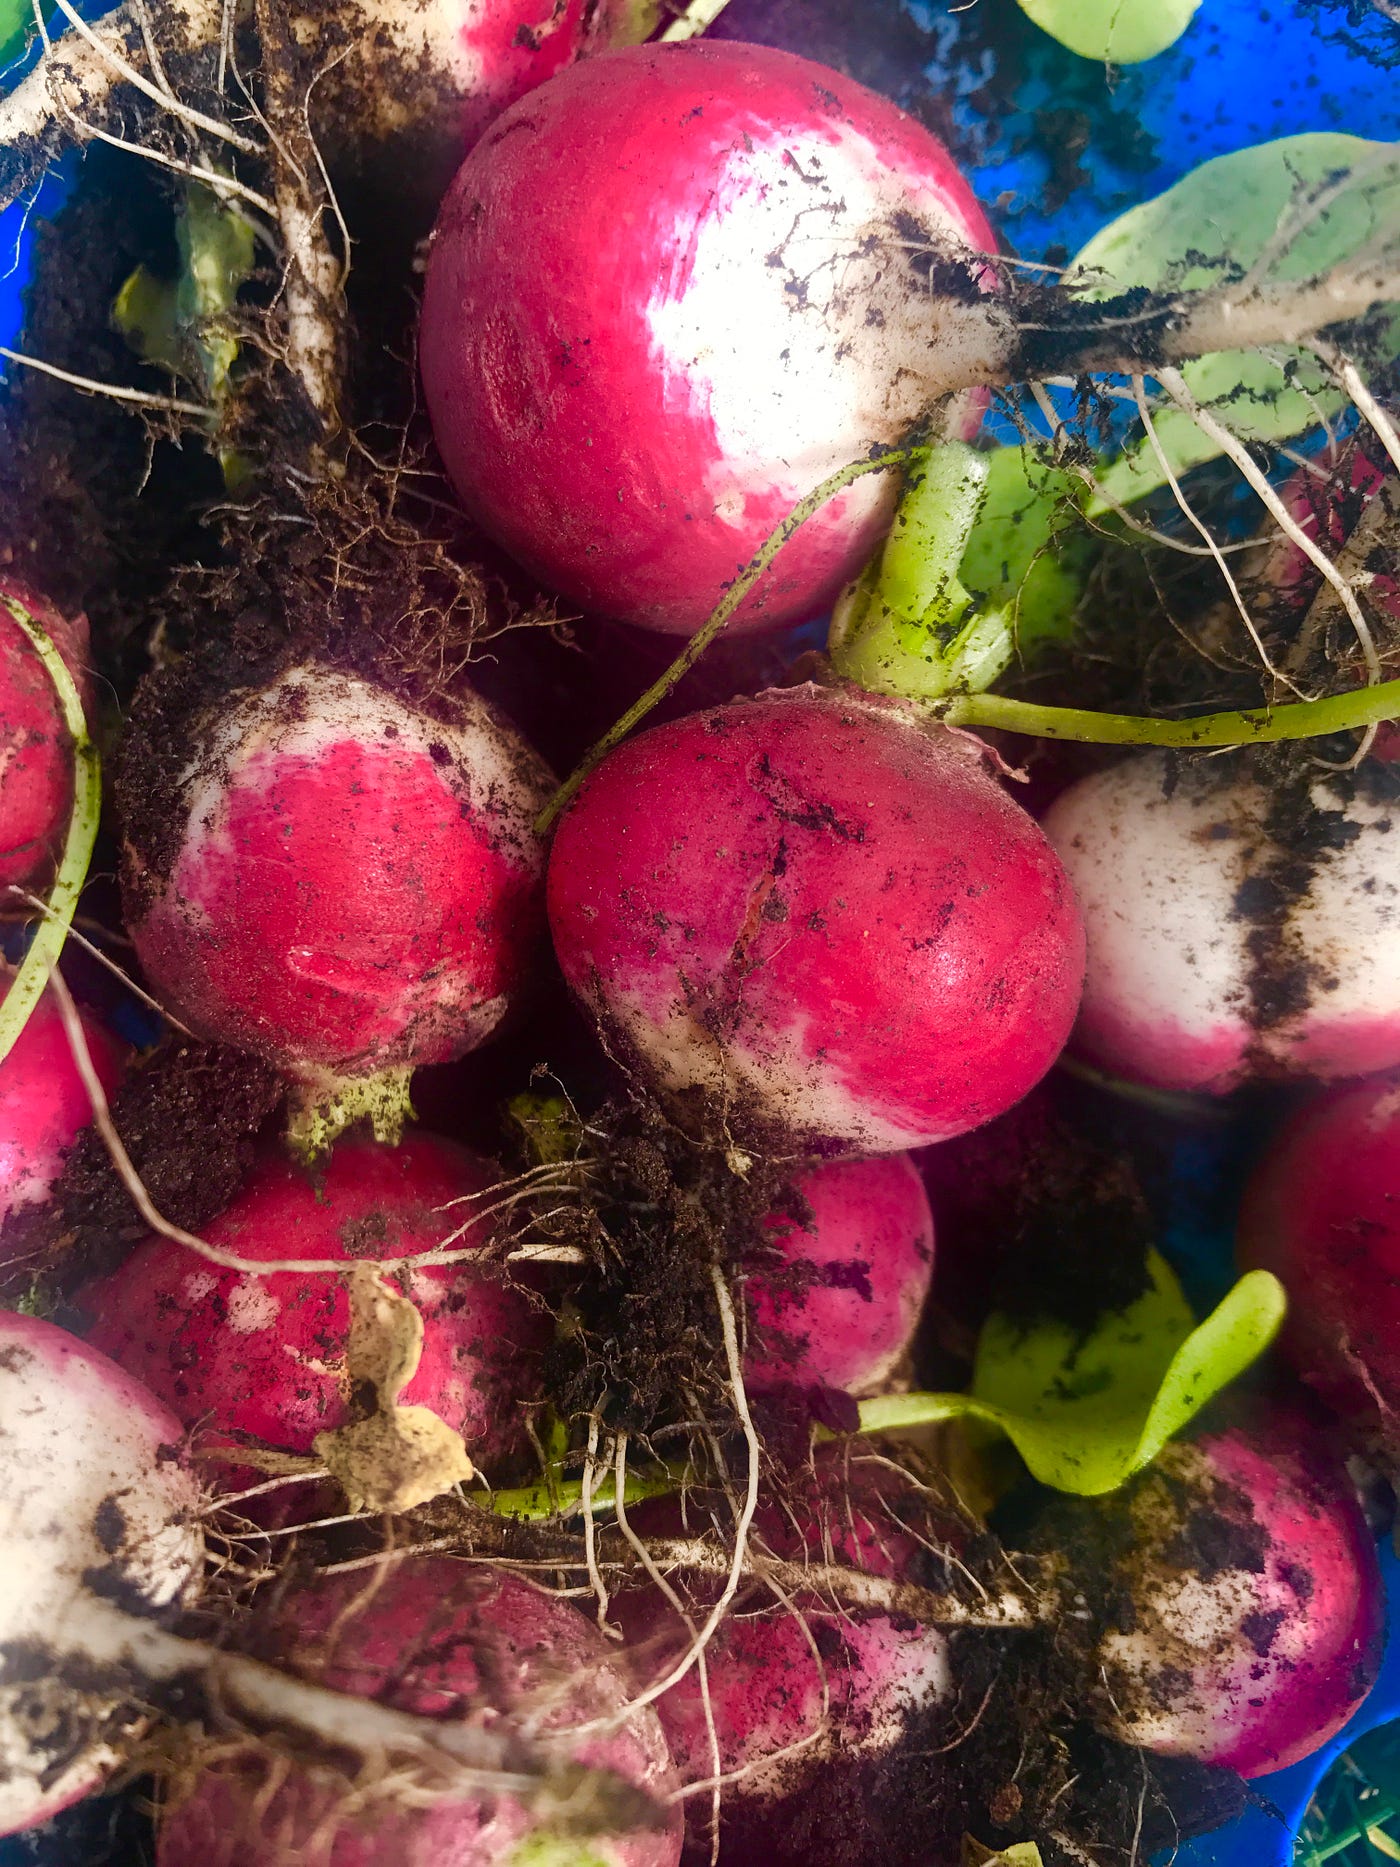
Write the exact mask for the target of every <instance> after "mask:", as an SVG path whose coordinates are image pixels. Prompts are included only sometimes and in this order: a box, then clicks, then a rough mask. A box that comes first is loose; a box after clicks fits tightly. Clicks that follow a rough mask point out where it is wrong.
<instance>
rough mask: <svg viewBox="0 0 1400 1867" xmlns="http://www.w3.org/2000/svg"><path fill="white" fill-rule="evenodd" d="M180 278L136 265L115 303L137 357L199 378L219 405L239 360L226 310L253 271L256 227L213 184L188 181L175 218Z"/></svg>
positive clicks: (197, 381)
mask: <svg viewBox="0 0 1400 1867" xmlns="http://www.w3.org/2000/svg"><path fill="white" fill-rule="evenodd" d="M175 231H176V241H177V244H178V246H179V252H180V272H179V276H178V277H177V278H175V279H172V280H167V279H158V278H156V276H155V275H154V274H153V273H151V272H149V271H148V270H147V269H146V267H144V266H138V267H137V269H136V270H135V272H133V273H132V274H131V276H130V278H129V279H127V281H126V283H125V284H124V285H123V286H122V288H121V290H120V291H119V292H118V293H117V297H116V301H115V303H114V304H113V307H112V316H113V319H114V321H115V323H116V326H117V329H118V330H119V331H120V332H121V333H122V335H123V336H124V337H125V338H126V340H127V342H128V343H129V344H130V345H131V347H132V349H133V350H135V351H136V353H137V355H138V356H141V357H144V358H145V359H146V361H147V362H148V363H155V364H158V365H159V366H160V367H161V368H162V369H168V370H169V371H170V372H171V373H172V374H173V375H176V376H183V377H184V378H185V379H186V380H187V381H190V382H192V383H194V384H195V385H196V386H197V387H198V388H199V389H200V390H201V391H202V392H203V394H204V395H205V396H206V397H207V398H208V400H209V402H210V404H211V405H212V406H215V407H217V406H218V404H219V403H220V402H221V401H222V400H223V398H224V396H225V395H226V394H227V391H228V382H229V373H230V371H231V370H232V369H233V366H234V363H235V362H236V361H237V358H238V340H237V338H236V337H234V335H233V334H232V332H231V330H230V329H229V328H228V324H227V319H228V315H229V313H230V312H231V311H232V310H233V307H234V306H235V304H236V303H237V301H238V293H239V291H240V289H241V287H242V286H243V285H244V283H245V282H246V281H247V279H248V278H249V277H250V276H251V274H252V271H253V230H252V228H251V227H250V226H249V225H248V223H247V221H246V220H243V219H242V218H241V217H240V216H239V215H237V214H235V213H234V212H233V211H232V209H231V208H229V207H228V206H226V205H225V204H224V203H223V202H221V201H220V200H219V198H218V196H217V195H216V194H214V192H213V190H212V189H209V188H206V187H204V186H202V185H201V184H200V183H198V182H194V183H191V184H190V186H189V187H188V188H187V189H186V191H185V199H184V202H183V204H182V206H181V209H180V213H179V216H178V218H177V221H176V229H175Z"/></svg>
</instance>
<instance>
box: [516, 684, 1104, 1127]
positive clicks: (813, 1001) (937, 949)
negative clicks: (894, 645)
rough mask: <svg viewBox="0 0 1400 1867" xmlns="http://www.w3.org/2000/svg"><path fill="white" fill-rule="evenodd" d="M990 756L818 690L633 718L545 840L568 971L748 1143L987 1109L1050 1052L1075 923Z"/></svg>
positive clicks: (631, 1038)
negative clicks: (661, 720) (631, 729)
mask: <svg viewBox="0 0 1400 1867" xmlns="http://www.w3.org/2000/svg"><path fill="white" fill-rule="evenodd" d="M983 757H984V752H983V748H982V747H981V746H980V745H979V744H978V743H977V742H976V741H974V740H971V739H969V738H967V737H965V736H960V735H956V734H953V733H950V732H947V731H946V730H944V729H943V728H941V727H937V726H933V727H924V726H920V725H919V724H918V723H916V722H915V721H914V720H913V719H912V718H911V717H910V716H908V715H906V714H905V713H904V712H903V711H902V710H901V709H900V708H898V707H897V706H895V705H893V704H890V703H884V702H878V701H868V700H865V699H857V698H853V697H847V696H844V695H842V694H837V693H830V692H822V691H819V690H816V689H813V688H793V689H788V690H785V691H782V692H774V693H769V694H765V695H763V696H762V697H761V698H760V699H758V700H754V701H739V702H734V703H732V704H730V705H728V706H724V707H716V708H712V709H711V710H709V711H707V712H704V713H697V714H694V715H692V716H691V717H690V718H688V719H684V720H681V721H678V722H676V723H675V724H668V725H664V726H658V727H655V728H653V729H652V730H651V731H650V732H647V733H643V734H642V735H641V736H640V737H639V738H636V739H633V740H631V741H630V742H629V743H627V744H625V745H623V746H622V747H621V748H620V749H619V750H617V751H615V752H614V753H612V754H611V756H610V757H608V758H607V759H606V760H605V761H604V762H603V764H602V765H600V766H599V767H598V769H597V770H596V771H595V772H594V773H593V774H592V775H591V777H590V778H589V779H588V781H587V783H586V784H585V785H584V787H583V789H582V790H581V792H580V793H579V796H578V797H577V799H576V800H575V802H574V803H573V805H572V806H571V808H570V809H569V811H568V812H567V814H566V815H565V817H564V818H563V820H562V822H561V824H560V826H559V829H558V832H557V834H556V837H555V842H554V849H553V853H552V855H551V858H550V867H549V877H548V892H549V917H550V925H551V928H552V931H553V935H554V944H555V950H556V952H557V953H558V956H559V961H560V964H561V966H562V967H563V970H564V975H565V977H566V978H567V979H568V981H569V983H570V985H571V986H572V988H573V989H574V991H575V992H576V993H577V994H578V996H579V997H580V998H581V999H582V1000H583V1001H584V1002H585V1003H586V1004H587V1005H588V1006H589V1007H590V1008H591V1009H592V1010H593V1012H594V1013H595V1015H596V1016H597V1018H598V1020H599V1023H600V1025H601V1026H602V1028H603V1030H604V1031H605V1033H606V1034H607V1036H608V1038H609V1041H610V1042H612V1043H613V1044H614V1045H616V1046H617V1047H618V1048H619V1050H620V1051H621V1052H622V1053H623V1054H625V1055H626V1056H627V1057H628V1058H629V1059H631V1060H632V1061H634V1062H635V1063H636V1064H638V1065H639V1066H640V1067H641V1068H642V1069H643V1070H644V1072H645V1073H646V1075H647V1076H648V1077H650V1079H651V1080H652V1081H653V1083H654V1084H655V1085H656V1086H657V1087H658V1088H659V1089H660V1090H661V1091H663V1092H664V1093H665V1094H667V1095H669V1096H671V1097H672V1098H679V1099H680V1100H682V1101H693V1100H694V1099H695V1098H696V1097H697V1096H699V1097H701V1098H703V1099H707V1100H708V1102H709V1104H710V1106H711V1111H712V1113H715V1114H718V1115H720V1116H722V1118H723V1122H724V1124H725V1125H726V1132H728V1133H731V1134H732V1135H734V1136H736V1137H738V1138H739V1139H740V1140H741V1141H743V1142H745V1144H748V1143H754V1142H762V1143H764V1144H768V1145H772V1146H774V1147H776V1148H781V1149H783V1150H790V1151H807V1152H829V1151H832V1150H836V1149H844V1150H849V1151H856V1150H859V1151H864V1152H867V1153H892V1152H896V1151H898V1150H901V1149H904V1148H909V1147H914V1146H918V1145H920V1144H922V1143H924V1142H927V1141H937V1140H942V1139H944V1138H945V1137H947V1136H949V1135H953V1134H960V1133H962V1132H963V1131H964V1130H966V1129H968V1128H973V1127H976V1126H977V1125H978V1124H979V1123H981V1122H984V1121H989V1120H990V1119H991V1118H992V1117H993V1116H994V1115H997V1114H1000V1113H1001V1111H1002V1110H1003V1109H1006V1108H1008V1107H1010V1105H1011V1104H1012V1103H1013V1102H1015V1101H1016V1100H1017V1099H1018V1098H1019V1097H1020V1096H1022V1095H1024V1094H1025V1092H1026V1091H1027V1090H1028V1089H1029V1088H1030V1087H1031V1086H1032V1084H1033V1083H1035V1082H1036V1081H1037V1080H1038V1079H1039V1078H1040V1077H1041V1076H1042V1075H1043V1074H1044V1073H1045V1071H1046V1070H1048V1069H1049V1067H1050V1065H1051V1064H1052V1063H1053V1062H1054V1060H1055V1058H1056V1056H1057V1055H1058V1054H1059V1051H1060V1048H1061V1046H1062V1045H1063V1043H1064V1040H1065V1037H1066V1035H1067V1034H1068V1031H1069V1027H1070V1025H1071V1023H1072V1021H1073V1017H1074V1012H1075V1007H1076V1005H1077V1003H1078V998H1079V989H1080V980H1081V976H1082V966H1083V944H1082V943H1083V934H1082V931H1081V928H1080V924H1079V917H1078V913H1077V911H1076V908H1075V904H1074V898H1073V895H1072V893H1071V891H1070V888H1069V886H1068V883H1067V882H1066V880H1065V876H1064V872H1063V870H1062V868H1061V866H1060V864H1059V862H1058V860H1057V859H1056V857H1055V855H1054V852H1053V851H1052V850H1051V848H1050V846H1049V844H1048V843H1047V842H1046V841H1045V839H1044V837H1043V836H1042V834H1041V832H1040V831H1039V829H1038V828H1037V827H1036V826H1035V825H1034V824H1033V823H1032V822H1031V820H1030V818H1029V817H1027V816H1026V815H1025V813H1024V812H1023V811H1021V810H1020V809H1019V808H1018V807H1017V806H1016V805H1015V804H1014V803H1012V801H1011V800H1010V798H1008V797H1007V796H1006V794H1005V792H1004V791H1002V789H1001V788H1000V786H999V785H998V784H997V782H996V780H995V779H994V778H993V777H992V776H991V774H990V773H989V772H988V770H987V769H986V766H985V764H984V762H983Z"/></svg>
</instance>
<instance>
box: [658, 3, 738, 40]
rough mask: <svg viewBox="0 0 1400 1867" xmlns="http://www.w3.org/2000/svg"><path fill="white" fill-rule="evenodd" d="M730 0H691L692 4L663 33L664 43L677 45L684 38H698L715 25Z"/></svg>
mask: <svg viewBox="0 0 1400 1867" xmlns="http://www.w3.org/2000/svg"><path fill="white" fill-rule="evenodd" d="M728 5H729V0H690V5H689V6H688V7H687V8H686V9H685V11H684V13H682V14H681V15H680V16H679V17H678V18H676V19H673V20H672V21H671V24H670V25H669V26H668V27H667V28H666V30H665V32H663V33H662V35H661V43H662V45H675V44H676V43H677V42H678V41H680V40H682V39H698V38H699V36H700V34H701V33H702V32H705V31H707V30H708V29H709V28H710V27H711V26H713V25H714V23H715V21H716V20H717V19H718V18H719V16H720V14H721V13H722V12H723V11H724V9H725V8H726V7H727V6H728Z"/></svg>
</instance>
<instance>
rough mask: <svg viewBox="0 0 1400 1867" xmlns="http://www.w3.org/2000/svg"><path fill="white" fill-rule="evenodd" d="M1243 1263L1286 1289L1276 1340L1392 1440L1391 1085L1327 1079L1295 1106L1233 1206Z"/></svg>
mask: <svg viewBox="0 0 1400 1867" xmlns="http://www.w3.org/2000/svg"><path fill="white" fill-rule="evenodd" d="M1239 1251H1240V1257H1241V1260H1242V1262H1243V1263H1244V1264H1245V1265H1246V1266H1253V1265H1258V1266H1262V1267H1264V1268H1266V1269H1268V1270H1272V1271H1273V1272H1274V1273H1275V1274H1276V1275H1277V1276H1278V1277H1280V1278H1281V1279H1282V1280H1283V1283H1284V1285H1285V1287H1286V1289H1287V1290H1288V1293H1289V1296H1290V1298H1291V1299H1292V1301H1291V1302H1290V1304H1289V1310H1288V1321H1287V1323H1286V1324H1285V1325H1284V1333H1283V1348H1284V1352H1285V1353H1286V1354H1287V1356H1288V1358H1289V1360H1290V1361H1291V1362H1292V1364H1293V1366H1294V1368H1295V1369H1296V1370H1297V1372H1298V1373H1299V1374H1300V1375H1301V1376H1302V1378H1303V1380H1304V1381H1306V1382H1307V1384H1308V1385H1309V1387H1312V1388H1314V1389H1316V1391H1317V1392H1318V1393H1319V1394H1321V1395H1322V1397H1323V1399H1324V1400H1326V1401H1327V1403H1328V1405H1329V1406H1331V1407H1333V1408H1335V1409H1336V1410H1337V1411H1338V1412H1340V1413H1341V1414H1343V1415H1344V1416H1345V1417H1346V1418H1347V1419H1349V1420H1352V1421H1355V1422H1357V1423H1358V1424H1360V1425H1362V1426H1364V1427H1366V1428H1367V1429H1368V1430H1369V1432H1370V1434H1371V1435H1372V1436H1373V1437H1374V1436H1379V1439H1380V1442H1381V1444H1382V1446H1383V1448H1384V1451H1385V1454H1386V1462H1387V1464H1391V1463H1393V1462H1394V1460H1395V1456H1396V1452H1397V1450H1400V1439H1397V1433H1396V1426H1397V1421H1400V1352H1397V1351H1398V1350H1400V1087H1397V1086H1396V1084H1395V1083H1394V1082H1393V1081H1385V1080H1381V1081H1379V1082H1368V1083H1358V1084H1356V1085H1354V1086H1350V1087H1347V1088H1345V1089H1340V1090H1334V1091H1333V1092H1332V1093H1331V1094H1330V1095H1328V1096H1324V1097H1321V1098H1319V1099H1317V1100H1315V1101H1313V1102H1311V1103H1309V1104H1307V1105H1306V1106H1305V1107H1303V1108H1302V1109H1300V1110H1299V1111H1298V1112H1297V1113H1296V1114H1295V1115H1294V1117H1293V1118H1292V1120H1291V1121H1289V1122H1288V1123H1287V1124H1286V1125H1285V1127H1284V1128H1283V1129H1282V1131H1281V1132H1280V1134H1279V1135H1278V1136H1277V1138H1276V1139H1275V1141H1274V1142H1273V1144H1272V1146H1271V1147H1270V1148H1269V1150H1268V1152H1267V1153H1266V1154H1265V1156H1264V1158H1263V1160H1262V1161H1261V1162H1260V1164H1259V1166H1258V1168H1257V1170H1256V1171H1255V1173H1254V1175H1253V1177H1252V1179H1251V1181H1250V1183H1249V1186H1248V1189H1247V1191H1246V1193H1245V1197H1244V1203H1243V1205H1242V1206H1241V1209H1240V1219H1239Z"/></svg>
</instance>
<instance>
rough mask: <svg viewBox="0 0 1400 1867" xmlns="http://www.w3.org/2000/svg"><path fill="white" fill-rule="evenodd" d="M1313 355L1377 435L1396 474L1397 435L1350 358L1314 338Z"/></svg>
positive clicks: (1398, 468) (1398, 464) (1398, 462)
mask: <svg viewBox="0 0 1400 1867" xmlns="http://www.w3.org/2000/svg"><path fill="white" fill-rule="evenodd" d="M1310 348H1311V349H1312V351H1313V353H1314V355H1315V356H1318V357H1320V358H1321V360H1322V361H1323V362H1324V363H1325V364H1326V365H1327V367H1328V369H1330V370H1331V371H1332V373H1333V374H1334V375H1335V376H1336V378H1337V381H1338V382H1339V383H1340V384H1341V385H1342V387H1343V389H1345V390H1346V392H1347V394H1348V395H1349V396H1350V397H1351V399H1352V401H1353V402H1354V403H1355V404H1356V406H1357V407H1358V408H1359V409H1360V410H1361V413H1362V414H1363V415H1364V416H1365V418H1366V420H1367V421H1368V422H1369V423H1370V425H1371V428H1372V430H1373V431H1374V432H1375V434H1377V435H1378V436H1379V438H1380V441H1381V445H1382V446H1383V447H1384V448H1385V451H1386V453H1387V454H1389V455H1390V458H1391V462H1392V464H1393V465H1394V467H1395V470H1396V472H1397V473H1400V434H1397V433H1396V430H1395V424H1394V422H1393V421H1392V420H1391V419H1390V417H1389V415H1387V414H1386V412H1385V410H1384V409H1383V408H1382V407H1381V405H1380V403H1379V402H1378V401H1377V400H1376V398H1375V397H1374V396H1373V395H1372V394H1371V391H1370V390H1369V389H1368V388H1367V386H1366V380H1365V378H1364V377H1363V376H1362V374H1361V371H1360V370H1359V369H1358V368H1357V367H1356V365H1355V364H1354V363H1353V362H1352V360H1351V358H1350V357H1349V356H1347V355H1345V354H1344V352H1342V351H1340V350H1339V349H1338V348H1337V346H1336V345H1335V344H1329V343H1327V342H1326V341H1325V340H1324V339H1323V338H1318V339H1317V340H1316V341H1315V342H1314V343H1313V344H1312V345H1311V346H1310Z"/></svg>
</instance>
